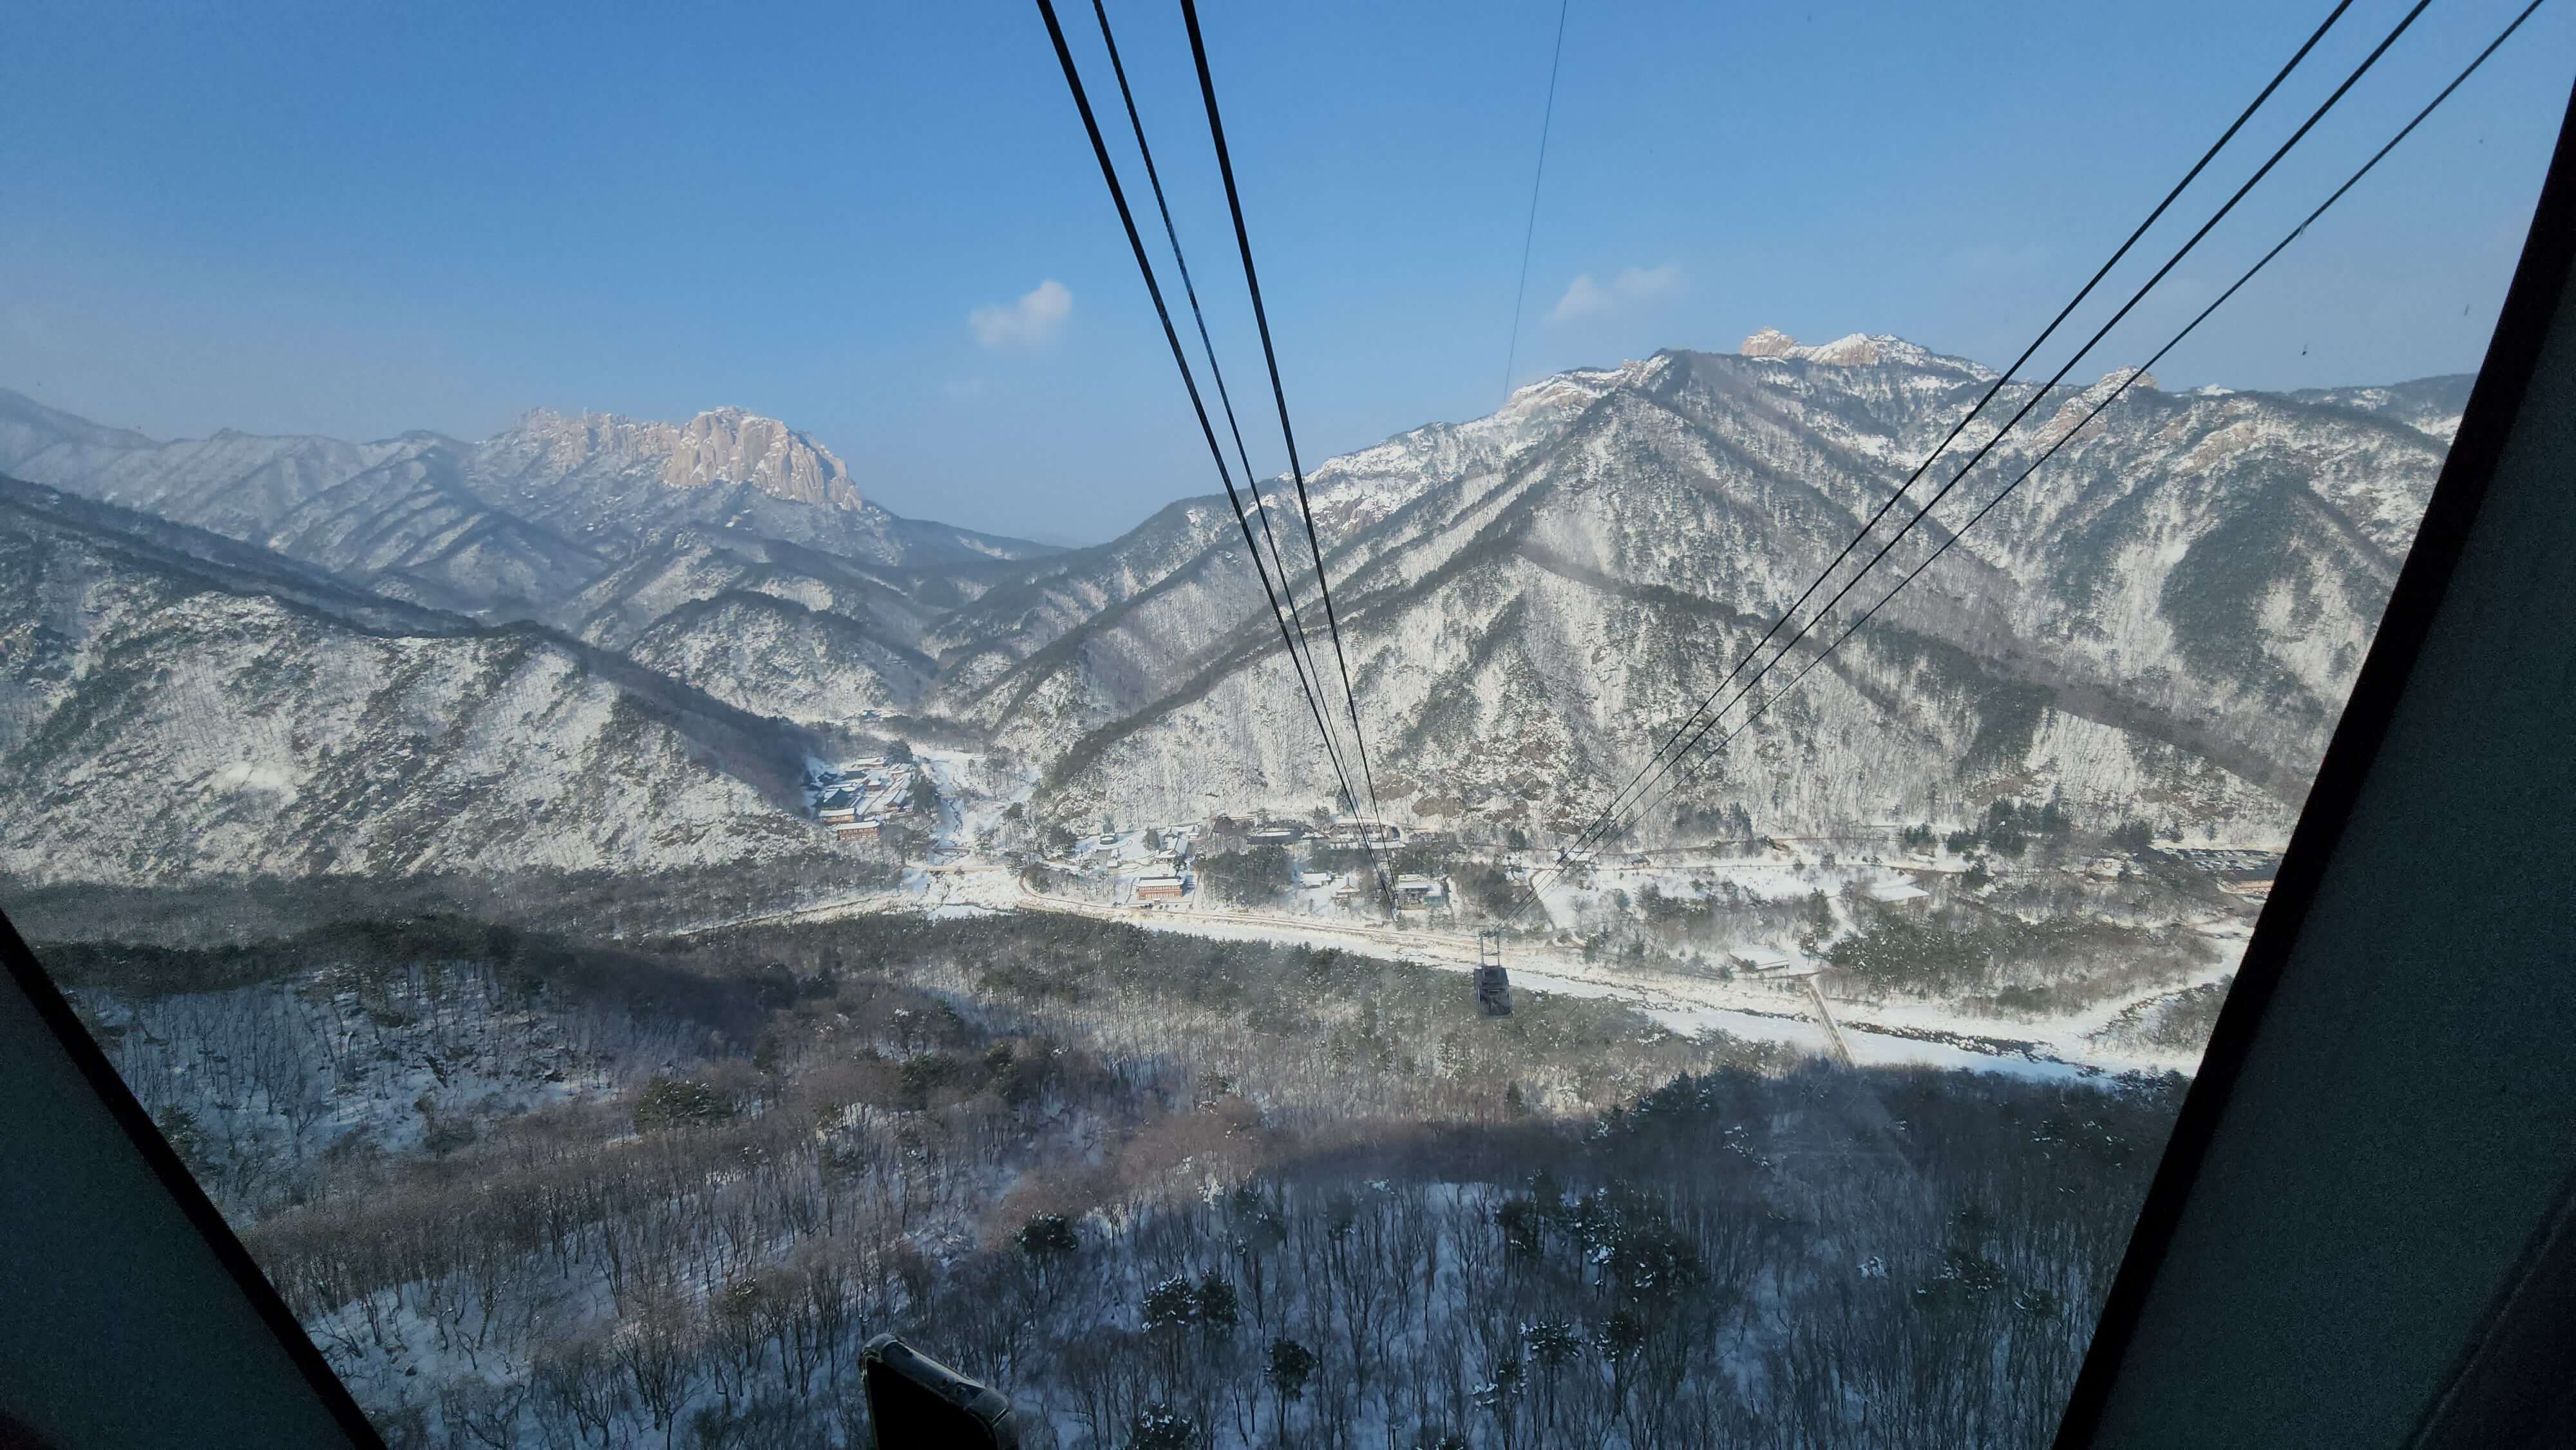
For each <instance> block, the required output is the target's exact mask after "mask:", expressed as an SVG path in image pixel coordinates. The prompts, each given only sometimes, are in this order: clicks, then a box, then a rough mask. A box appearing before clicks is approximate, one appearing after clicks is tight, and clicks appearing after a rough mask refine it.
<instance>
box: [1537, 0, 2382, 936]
mask: <svg viewBox="0 0 2576 1450" xmlns="http://www.w3.org/2000/svg"><path fill="white" fill-rule="evenodd" d="M2431 3H2432V0H2416V4H2415V5H2414V7H2413V8H2412V9H2410V10H2408V11H2407V12H2406V14H2405V15H2404V16H2403V17H2401V18H2400V19H2399V20H2398V22H2397V24H2396V25H2395V26H2394V27H2392V28H2391V29H2390V30H2389V32H2388V34H2387V35H2386V36H2384V37H2382V38H2381V40H2380V42H2379V44H2378V45H2376V46H2374V47H2373V48H2372V49H2371V52H2370V54H2368V55H2367V56H2365V57H2363V58H2362V61H2361V63H2360V64H2359V65H2357V66H2355V67H2354V68H2353V70H2352V72H2351V73H2350V74H2349V75H2347V76H2345V77H2344V79H2343V82H2342V84H2340V85H2338V86H2336V87H2335V89H2334V91H2333V93H2332V94H2330V95H2328V96H2327V97H2326V99H2325V100H2324V102H2322V103H2321V104H2320V105H2318V107H2317V108H2316V109H2315V110H2314V111H2313V112H2311V113H2310V114H2309V116H2308V118H2307V119H2306V120H2305V121H2304V122H2302V123H2300V125H2299V128H2298V129H2297V130H2296V131H2294V132H2292V133H2291V135H2290V137H2289V139H2288V140H2286V141H2284V142H2282V143H2281V145H2280V146H2279V147H2278V148H2276V149H2275V150H2274V151H2273V152H2272V154H2271V155H2270V156H2269V157H2267V158H2266V159H2265V160H2264V162H2263V164H2262V165H2261V166H2260V167H2258V168H2256V169H2255V172H2254V174H2253V175H2252V176H2250V177H2248V178H2246V180H2245V181H2244V182H2243V183H2242V184H2241V185H2239V186H2238V187H2237V189H2236V191H2235V192H2234V193H2233V194H2232V195H2230V196H2229V197H2228V199H2227V200H2226V201H2225V202H2224V203H2222V204H2221V205H2220V207H2219V208H2218V210H2217V211H2216V212H2215V213H2213V214H2212V215H2211V216H2210V218H2209V220H2207V221H2205V222H2203V223H2202V224H2201V226H2200V228H2199V230H2197V231H2195V232H2193V233H2192V235H2191V237H2190V238H2189V240H2187V241H2185V242H2184V243H2183V244H2182V246H2181V247H2180V248H2178V249H2177V250H2176V251H2175V252H2174V254H2173V255H2172V256H2171V257H2169V258H2168V259H2167V260H2166V261H2165V263H2164V265H2163V266H2161V267H2159V268H2158V269H2157V270H2156V272H2155V275H2153V276H2152V277H2149V278H2148V279H2147V281H2146V282H2145V283H2144V284H2143V285H2142V286H2140V287H2139V288H2138V289H2137V291H2136V292H2134V293H2132V294H2131V296H2130V298H2129V300H2128V301H2127V302H2126V303H2124V304H2122V306H2121V307H2120V309H2119V311H2117V312H2116V313H2114V314H2112V316H2111V319H2110V320H2109V321H2108V322H2105V323H2103V324H2102V325H2101V327H2099V328H2097V329H2096V330H2095V331H2094V333H2093V335H2092V337H2090V338H2089V339H2087V340H2086V341H2085V343H2084V344H2083V345H2082V346H2081V347H2079V348H2078V349H2077V350H2076V351H2075V353H2074V355H2073V356H2071V357H2069V358H2068V359H2067V361H2066V362H2065V364H2064V365H2063V366H2061V367H2060V368H2058V370H2057V371H2056V373H2055V374H2053V375H2052V376H2051V377H2050V378H2049V379H2048V381H2047V382H2045V383H2043V384H2041V385H2040V386H2039V388H2038V389H2037V390H2035V391H2034V392H2033V393H2032V394H2031V396H2030V397H2029V399H2027V400H2026V401H2024V402H2023V403H2022V405H2021V407H2020V408H2019V409H2017V410H2016V411H2015V412H2014V413H2013V415H2012V417H2011V418H2009V419H2007V420H2006V421H2005V422H2004V425H2003V426H2002V427H2001V428H1999V429H1997V430H1996V432H1995V434H1994V436H1993V437H1992V438H1989V439H1987V440H1986V442H1985V443H1984V444H1983V445H1982V446H1980V447H1979V448H1978V450H1977V451H1976V453H1975V454H1974V455H1972V456H1971V457H1970V458H1969V459H1968V461H1967V462H1966V463H1965V464H1963V465H1961V466H1960V468H1959V469H1958V471H1957V472H1955V473H1953V474H1952V475H1951V477H1950V480H1949V482H1947V483H1945V484H1943V485H1942V486H1941V488H1940V490H1939V491H1938V492H1937V493H1935V494H1934V495H1933V497H1932V502H1931V503H1929V504H1926V505H1924V507H1923V508H1922V509H1920V510H1918V511H1917V512H1916V513H1915V515H1914V517H1913V518H1912V519H1910V520H1908V521H1907V522H1906V524H1905V525H1904V527H1902V528H1900V529H1899V530H1898V531H1897V532H1896V534H1895V536H1894V537H1892V538H1890V539H1889V540H1888V541H1887V542H1886V543H1885V544H1883V545H1881V546H1880V548H1879V550H1878V552H1877V553H1875V554H1873V555H1871V556H1870V558H1869V560H1868V561H1867V562H1866V563H1864V564H1862V565H1861V568H1860V571H1859V572H1858V573H1856V574H1854V575H1853V576H1852V578H1851V579H1850V580H1849V581H1848V582H1846V583H1845V584H1844V585H1843V586H1842V588H1841V589H1840V590H1838V591H1836V592H1835V594H1834V596H1833V598H1831V599H1829V600H1827V601H1826V602H1825V605H1824V607H1823V608H1822V609H1820V610H1818V611H1817V612H1816V614H1815V615H1814V616H1813V617H1811V618H1810V619H1809V620H1808V621H1807V623H1806V624H1804V625H1802V626H1800V627H1799V629H1798V630H1797V632H1796V633H1795V634H1792V635H1791V636H1790V637H1789V639H1788V641H1787V642H1786V643H1784V644H1783V645H1782V646H1781V649H1780V653H1778V654H1775V655H1773V656H1772V657H1771V658H1770V659H1769V660H1768V661H1766V662H1765V663H1764V664H1763V665H1762V667H1761V668H1760V669H1758V670H1756V671H1755V672H1754V674H1753V676H1752V678H1750V679H1748V680H1746V681H1745V683H1744V684H1743V686H1742V687H1741V688H1739V689H1738V690H1737V691H1736V693H1735V694H1734V695H1733V696H1732V697H1731V698H1729V699H1728V700H1727V702H1726V703H1725V704H1724V705H1721V706H1719V707H1718V708H1717V710H1716V712H1715V713H1714V714H1711V715H1710V716H1709V719H1708V721H1707V723H1706V724H1703V725H1700V726H1699V727H1698V729H1697V730H1696V731H1695V732H1693V733H1691V735H1690V737H1689V739H1688V740H1687V741H1686V742H1685V743H1684V744H1683V745H1682V746H1681V747H1680V749H1679V750H1678V751H1676V752H1674V753H1673V754H1672V755H1670V756H1669V757H1667V758H1666V759H1664V760H1663V761H1662V762H1661V763H1660V764H1659V765H1657V766H1655V767H1653V768H1652V770H1651V771H1650V773H1649V774H1648V775H1647V776H1646V777H1644V781H1645V783H1644V785H1643V786H1641V787H1640V788H1639V789H1638V791H1637V794H1636V795H1635V796H1634V797H1631V800H1630V805H1631V806H1633V805H1634V803H1635V802H1636V801H1637V800H1641V799H1642V798H1643V795H1644V792H1645V790H1648V789H1651V788H1652V787H1653V786H1654V784H1655V783H1656V782H1657V781H1660V780H1661V779H1662V778H1663V777H1664V776H1665V775H1666V774H1668V773H1669V772H1670V771H1671V769H1672V767H1673V765H1674V764H1675V763H1677V762H1678V761H1679V760H1680V759H1681V758H1682V757H1683V756H1684V755H1687V754H1688V753H1689V752H1690V751H1691V750H1693V749H1694V748H1696V747H1697V746H1698V744H1699V742H1700V741H1701V740H1702V739H1704V738H1706V736H1707V735H1708V733H1709V731H1710V730H1711V729H1713V728H1715V726H1716V724H1717V722H1718V720H1719V719H1721V718H1723V717H1724V715H1725V713H1726V712H1727V711H1728V710H1729V709H1732V708H1733V707H1734V706H1735V703H1736V702H1737V701H1739V700H1742V699H1743V698H1745V696H1746V695H1747V694H1749V693H1750V692H1751V691H1752V690H1753V688H1754V687H1755V686H1757V685H1759V684H1760V683H1761V681H1762V679H1763V677H1764V676H1765V675H1768V674H1769V673H1770V672H1771V670H1772V669H1773V668H1775V667H1776V666H1777V665H1778V664H1779V662H1780V660H1781V659H1783V658H1785V657H1786V655H1787V654H1788V652H1789V651H1790V650H1791V649H1794V648H1795V647H1796V646H1797V644H1798V642H1799V641H1800V640H1802V639H1804V638H1805V637H1806V635H1807V633H1808V632H1809V631H1810V630H1812V629H1814V628H1815V625H1816V623H1817V621H1819V620H1821V619H1822V618H1823V617H1824V616H1825V614H1827V613H1829V612H1831V611H1832V609H1833V608H1834V606H1835V605H1837V604H1839V603H1840V602H1841V601H1842V600H1843V598H1844V597H1845V596H1847V595H1849V594H1850V593H1851V591H1852V590H1853V589H1855V588H1857V587H1858V586H1859V584H1860V581H1861V580H1862V579H1864V578H1866V577H1867V576H1868V574H1869V572H1870V570H1871V569H1873V568H1875V567H1876V566H1877V564H1878V562H1879V561H1880V560H1882V559H1884V558H1886V557H1887V555H1888V553H1889V551H1890V550H1892V549H1894V548H1895V547H1896V545H1897V544H1899V543H1901V542H1903V540H1904V539H1905V537H1906V536H1907V535H1908V534H1910V533H1912V532H1913V530H1914V528H1915V525H1917V524H1919V523H1921V522H1922V520H1923V518H1924V517H1925V516H1926V514H1928V512H1929V511H1930V509H1931V508H1932V507H1934V506H1935V505H1938V504H1939V503H1940V502H1941V500H1942V499H1944V498H1946V497H1948V496H1949V494H1950V492H1951V491H1952V490H1953V489H1955V488H1957V487H1958V485H1959V482H1960V480H1961V479H1963V478H1965V477H1966V476H1967V474H1968V472H1969V470H1971V469H1973V468H1975V467H1976V466H1977V464H1978V463H1979V462H1980V461H1982V460H1983V459H1984V458H1985V457H1986V456H1987V455H1988V454H1989V453H1991V452H1992V451H1993V450H1994V449H1995V447H1996V446H1997V445H1998V444H2000V443H2001V442H2002V441H2003V439H2004V437H2005V436H2006V435H2008V434H2009V433H2010V432H2011V431H2012V429H2013V428H2014V427H2015V426H2016V425H2018V424H2019V423H2020V422H2021V420H2022V419H2024V418H2026V417H2028V416H2029V414H2030V412H2031V410H2032V409H2034V408H2036V407H2037V406H2038V405H2039V403H2040V402H2041V401H2042V400H2043V399H2045V398H2046V397H2047V396H2048V394H2049V391H2050V390H2051V389H2053V388H2055V387H2056V386H2057V384H2058V383H2059V382H2061V381H2063V380H2064V378H2065V377H2066V374H2067V373H2068V372H2070V371H2072V370H2073V369H2074V367H2075V365H2076V364H2077V363H2078V362H2081V361H2082V360H2083V359H2084V357H2085V356H2086V355H2087V354H2089V353H2090V352H2091V351H2092V350H2093V349H2094V348H2095V347H2097V346H2099V345H2100V343H2101V341H2102V339H2103V338H2104V337H2105V336H2107V335H2108V334H2109V333H2110V331H2111V330H2112V329H2113V328H2114V327H2116V326H2118V325H2119V323H2120V322H2121V321H2122V320H2124V319H2125V318H2126V317H2127V316H2128V315H2129V313H2130V312H2131V311H2132V310H2134V309H2135V308H2136V307H2137V305H2138V304H2139V303H2140V302H2142V301H2144V300H2145V298H2146V296H2147V294H2148V293H2149V292H2151V291H2153V290H2154V289H2155V287H2156V286H2157V285H2158V284H2159V283H2161V282H2162V281H2163V280H2164V278H2165V277H2166V276H2167V275H2168V274H2170V273H2171V272H2172V271H2173V269H2174V268H2175V267H2177V266H2179V265H2180V264H2181V263H2182V261H2183V259H2184V258H2185V257H2186V256H2188V255H2189V254H2190V253H2191V252H2192V250H2193V249H2194V248H2196V247H2197V246H2198V245H2199V244H2200V242H2201V241H2202V239H2204V238H2206V237H2207V236H2208V235H2209V233H2210V231H2211V230H2212V229H2214V228H2215V227H2216V226H2217V225H2218V224H2219V222H2221V221H2222V220H2224V219H2225V218H2226V217H2227V215H2228V214H2229V213H2230V212H2232V211H2233V210H2234V209H2235V207H2236V205H2237V203H2239V202H2241V201H2243V200H2244V199H2245V197H2246V195H2247V194H2248V193H2250V192H2251V191H2252V190H2253V189H2254V187H2255V186H2256V185H2257V184H2259V183H2260V182H2261V181H2262V180H2263V179H2264V178H2265V177H2266V176H2268V175H2270V174H2271V171H2272V169H2273V168H2274V167H2275V166H2277V165H2278V164H2279V163H2280V161H2281V159H2282V158H2283V157H2285V156H2287V155H2288V154H2289V153H2290V151H2291V150H2292V149H2293V148H2295V147H2296V146H2297V145H2298V144H2299V143H2300V142H2301V141H2302V140H2304V139H2305V138H2306V137H2307V135H2308V133H2309V132H2310V131H2311V130H2313V129H2314V128H2315V127H2316V125H2317V123H2318V122H2320V121H2322V120H2323V119H2325V116H2326V115H2327V113H2328V112H2330V111H2332V110H2333V109H2334V108H2335V106H2336V105H2337V104H2338V103H2340V102H2341V101H2342V99H2343V97H2344V96H2345V95H2346V94H2347V93H2348V92H2350V91H2351V89H2352V88H2353V86H2354V85H2356V84H2358V83H2359V82H2360V80H2361V78H2362V77H2363V76H2364V75H2366V74H2368V73H2369V71H2370V70H2371V68H2372V67H2373V66H2375V65H2376V64H2377V63H2378V62H2379V59H2380V57H2382V56H2383V55H2385V54H2387V52H2388V50H2389V48H2390V47H2392V46H2394V45H2395V44H2396V43H2397V41H2398V39H2399V37H2401V36H2403V35H2404V34H2405V33H2406V31H2407V29H2408V28H2409V27H2411V26H2412V25H2413V24H2414V23H2415V20H2416V18H2417V17H2418V16H2420V15H2422V14H2423V13H2424V11H2425V9H2426V8H2427V7H2428V6H2429V5H2430V4H2431ZM2338 13H2340V11H2338ZM2332 18H2333V17H2331V16H2329V17H2328V19H2329V21H2331V19H2332ZM2016 366H2018V364H2016ZM2009 376H2010V374H2009V372H2007V373H2006V374H2005V377H2007V378H2008V377H2009ZM2000 381H2001V379H1999V380H1998V382H1999V383H2000ZM1989 391H1990V392H1991V391H1992V390H1989ZM1954 436H1955V433H1954ZM1944 446H1946V444H1945V445H1944ZM1938 452H1939V450H1935V455H1934V456H1936V457H1937V456H1938ZM1929 462H1930V460H1929V459H1927V460H1926V463H1927V464H1928V463H1929ZM1916 472H1917V476H1919V475H1920V473H1921V470H1920V469H1918V470H1917V471H1916ZM1908 482H1909V484H1910V483H1911V480H1910V479H1909V480H1908ZM1903 492H1904V491H1903V490H1902V489H1900V490H1899V491H1898V497H1902V495H1903ZM1895 501H1896V500H1895V499H1894V498H1891V499H1889V500H1888V504H1886V505H1881V506H1880V509H1879V512H1878V514H1876V515H1873V516H1872V517H1871V519H1870V523H1869V525H1865V526H1864V527H1863V529H1862V531H1861V532H1862V534H1863V535H1866V534H1867V533H1868V532H1869V528H1870V527H1871V526H1874V525H1875V524H1876V523H1877V522H1878V518H1879V517H1880V516H1883V515H1884V514H1885V513H1886V512H1887V510H1888V506H1889V505H1892V504H1893V503H1894V502H1895ZM1853 542H1854V543H1855V544H1857V543H1858V542H1859V539H1858V537H1855V539H1854V541H1853ZM1849 553H1850V547H1849V546H1846V548H1845V549H1844V552H1843V554H1841V555H1837V556H1836V557H1835V559H1834V561H1833V562H1832V563H1830V564H1828V565H1826V567H1825V572H1824V573H1823V574H1820V575H1818V577H1817V580H1816V582H1815V583H1814V584H1811V585H1809V586H1808V588H1807V591H1806V594H1805V595H1801V596H1800V598H1801V602H1802V603H1803V602H1804V599H1805V598H1806V597H1807V596H1808V595H1812V594H1813V593H1814V592H1815V590H1816V589H1817V588H1818V587H1819V586H1821V585H1822V584H1823V582H1824V580H1825V578H1826V577H1828V576H1830V575H1831V573H1832V572H1833V570H1834V568H1835V567H1837V566H1838V565H1840V564H1841V562H1842V559H1843V557H1845V556H1847V555H1848V554H1849ZM1797 607H1798V606H1796V605H1793V606H1791V611H1792V612H1793V613H1794V612H1795V610H1796V608H1797ZM1782 618H1783V622H1785V620H1786V618H1787V616H1785V615H1784V616H1783V617H1782ZM1778 628H1779V626H1778V625H1777V624H1775V625H1774V626H1773V627H1772V632H1773V633H1776V632H1777V631H1778ZM1768 639H1769V636H1768V635H1766V636H1765V641H1764V642H1765V643H1767V642H1768ZM1762 647H1763V646H1762V645H1756V646H1755V652H1756V653H1758V652H1759V651H1760V650H1761V648H1762ZM1748 658H1749V656H1748ZM1738 669H1739V670H1740V669H1741V666H1740V665H1739V666H1738ZM1733 673H1734V672H1732V671H1731V672H1730V678H1731V677H1732V674H1733ZM1720 688H1721V689H1722V688H1723V682H1721V686H1720ZM1694 718H1696V713H1695V714H1694ZM1629 817H1630V811H1629V809H1628V807H1622V808H1621V809H1620V810H1619V812H1618V814H1617V816H1616V817H1614V818H1613V819H1622V818H1629ZM1604 835H1606V830H1604V831H1601V832H1595V833H1592V834H1591V835H1590V836H1589V841H1598V840H1600V839H1602V838H1603V836H1604ZM1588 843H1589V842H1581V843H1578V844H1577V846H1576V847H1575V848H1573V849H1575V850H1581V849H1583V848H1584V845H1586V844H1588ZM1566 855H1567V853H1560V858H1559V859H1560V860H1563V859H1565V858H1566ZM1545 874H1548V873H1546V872H1541V873H1537V874H1534V875H1533V876H1532V878H1531V893H1532V895H1533V897H1535V895H1536V888H1537V882H1538V880H1539V879H1540V878H1541V877H1542V876H1544V875H1545Z"/></svg>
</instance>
